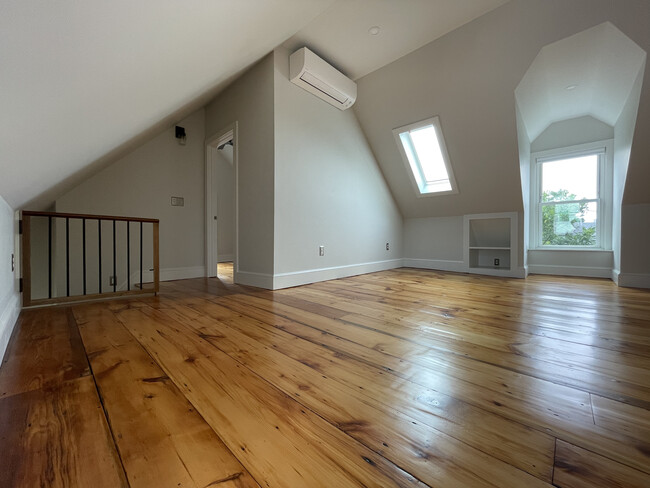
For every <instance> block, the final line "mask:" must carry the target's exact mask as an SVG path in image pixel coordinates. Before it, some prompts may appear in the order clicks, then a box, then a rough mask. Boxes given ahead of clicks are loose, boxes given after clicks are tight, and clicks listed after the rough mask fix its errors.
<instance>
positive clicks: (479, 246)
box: [463, 212, 519, 276]
mask: <svg viewBox="0 0 650 488" xmlns="http://www.w3.org/2000/svg"><path fill="white" fill-rule="evenodd" d="M518 231H519V229H518V227H517V212H504V213H493V214H475V215H465V216H464V236H465V237H464V246H463V247H464V262H465V266H466V270H467V271H468V272H469V273H479V274H486V275H492V276H515V275H516V273H517V272H518V265H517V249H518V247H517V234H518ZM495 261H499V264H498V265H496V266H495V265H494V262H495Z"/></svg>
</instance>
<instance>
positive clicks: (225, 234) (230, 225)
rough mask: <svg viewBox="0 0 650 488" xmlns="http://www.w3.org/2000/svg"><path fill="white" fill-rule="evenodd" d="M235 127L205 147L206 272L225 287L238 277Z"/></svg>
mask: <svg viewBox="0 0 650 488" xmlns="http://www.w3.org/2000/svg"><path fill="white" fill-rule="evenodd" d="M236 144H237V131H236V124H233V125H232V126H230V127H228V128H226V129H224V130H223V131H221V132H220V133H218V134H217V135H216V136H214V137H212V138H211V139H209V140H208V141H207V143H206V217H207V218H206V272H207V275H208V277H217V278H218V279H219V280H221V281H223V282H225V283H233V282H234V281H235V279H236V273H237V145H236Z"/></svg>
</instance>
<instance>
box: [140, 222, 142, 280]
mask: <svg viewBox="0 0 650 488" xmlns="http://www.w3.org/2000/svg"><path fill="white" fill-rule="evenodd" d="M140 289H141V290H142V221H140Z"/></svg>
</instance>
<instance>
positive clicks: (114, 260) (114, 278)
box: [113, 220, 117, 292]
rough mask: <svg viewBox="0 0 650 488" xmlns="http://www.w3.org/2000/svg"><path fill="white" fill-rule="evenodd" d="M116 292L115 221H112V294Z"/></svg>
mask: <svg viewBox="0 0 650 488" xmlns="http://www.w3.org/2000/svg"><path fill="white" fill-rule="evenodd" d="M115 291H117V262H116V255H115V220H113V292H115Z"/></svg>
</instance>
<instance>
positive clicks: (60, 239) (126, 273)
mask: <svg viewBox="0 0 650 488" xmlns="http://www.w3.org/2000/svg"><path fill="white" fill-rule="evenodd" d="M20 229H21V234H22V280H21V283H22V292H23V306H24V307H30V306H37V305H48V304H56V303H65V302H73V301H83V300H96V299H101V298H108V297H117V296H127V295H140V294H151V293H153V294H157V293H158V291H159V289H160V269H159V259H160V258H159V220H158V219H146V218H138V217H115V216H108V215H88V214H73V213H57V212H33V211H27V210H24V211H23V212H22V220H21V222H20ZM145 241H147V244H149V245H147V246H145ZM107 278H108V280H107Z"/></svg>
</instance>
